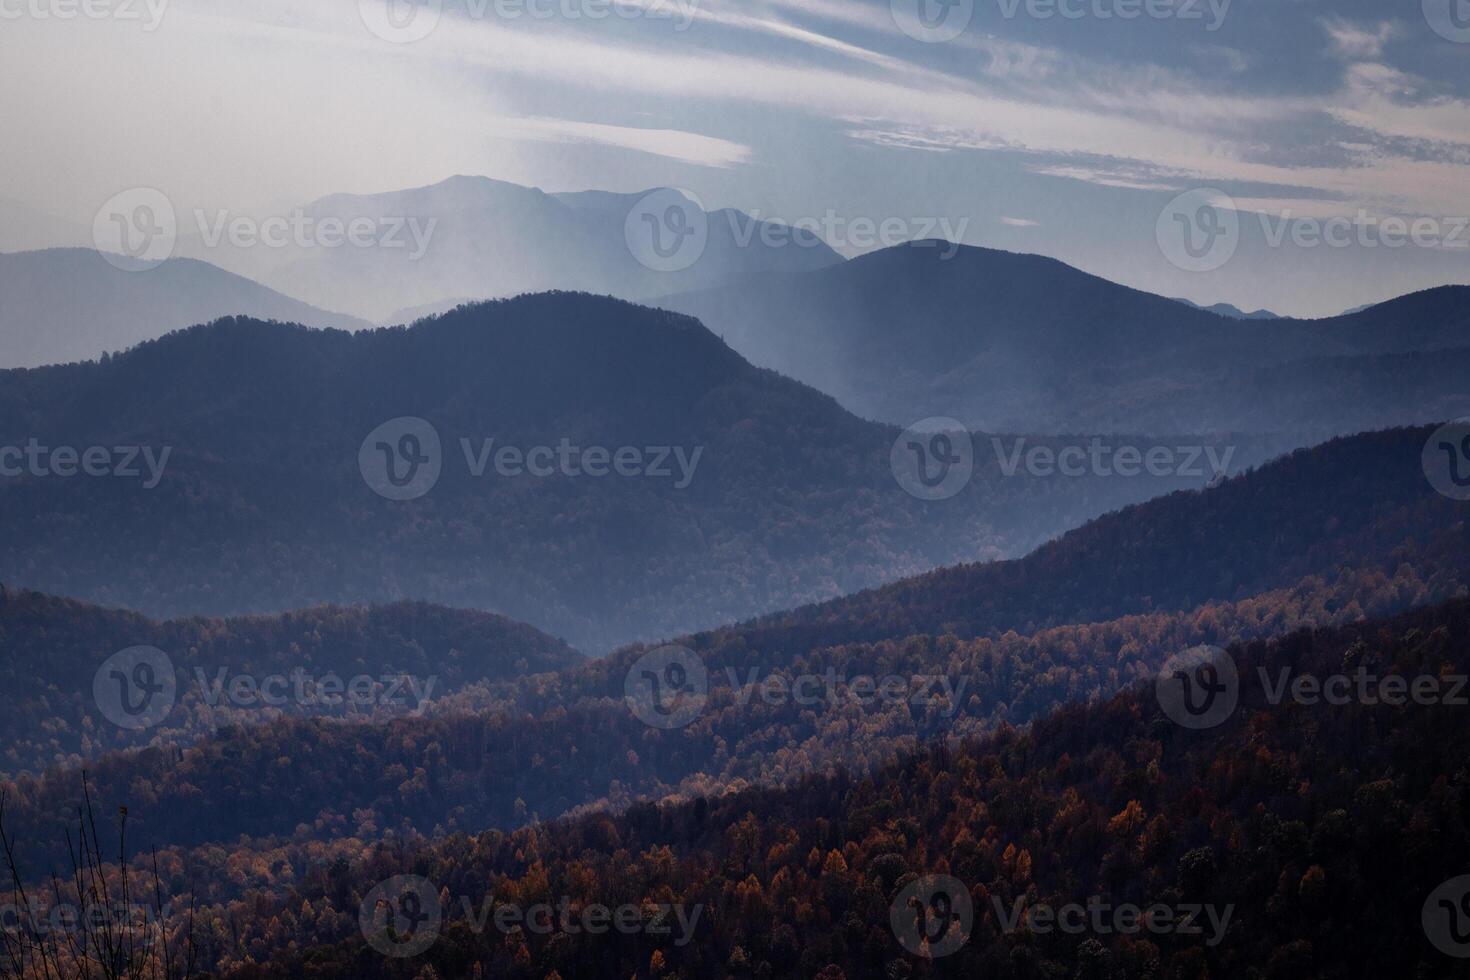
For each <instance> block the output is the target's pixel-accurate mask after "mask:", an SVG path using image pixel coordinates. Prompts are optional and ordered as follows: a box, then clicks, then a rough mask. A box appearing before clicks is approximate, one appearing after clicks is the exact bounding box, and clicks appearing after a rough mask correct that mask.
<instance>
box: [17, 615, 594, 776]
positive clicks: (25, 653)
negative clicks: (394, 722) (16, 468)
mask: <svg viewBox="0 0 1470 980" xmlns="http://www.w3.org/2000/svg"><path fill="white" fill-rule="evenodd" d="M141 646H148V647H154V648H156V649H157V650H159V651H161V652H162V654H163V655H164V656H165V657H166V658H167V660H168V661H171V662H172V666H173V668H174V672H175V682H176V693H175V695H174V696H173V697H172V698H171V700H170V704H171V705H172V707H171V708H169V709H168V710H167V713H166V714H164V715H162V716H161V717H159V718H157V719H156V724H150V725H148V726H147V727H138V728H127V727H122V726H121V724H120V722H119V718H117V717H112V716H109V715H108V714H107V710H106V707H104V705H103V704H102V703H101V702H100V701H99V699H98V697H97V691H96V690H94V680H95V679H97V678H98V677H99V676H100V677H101V680H100V681H98V683H100V684H102V685H104V688H105V686H106V685H110V684H111V683H112V679H111V678H109V677H108V676H106V673H107V671H106V668H105V665H106V664H107V663H108V662H109V659H110V658H111V657H112V656H113V655H114V654H117V653H119V652H121V651H124V650H128V649H130V648H133V647H141ZM0 648H3V649H4V650H5V657H4V659H3V661H0V683H3V684H4V686H5V690H6V691H7V696H8V698H9V703H8V707H7V710H6V711H5V713H4V716H3V718H0V744H3V745H4V749H3V750H0V772H8V773H10V774H14V773H16V772H19V771H23V770H29V771H32V772H40V771H41V770H42V769H43V768H45V767H48V766H79V765H82V764H84V763H85V762H87V761H88V760H91V759H94V758H96V757H97V756H99V755H101V754H102V753H104V752H110V751H115V750H117V749H121V748H129V747H135V746H142V745H148V744H150V743H155V742H157V743H161V744H188V743H189V742H192V741H194V740H196V739H198V738H200V737H201V736H205V735H209V734H211V733H213V732H214V731H215V730H217V729H219V728H221V727H228V726H235V725H248V724H253V723H259V722H265V721H269V720H271V719H273V718H279V717H307V716H313V717H330V718H337V719H352V720H360V721H371V720H382V719H384V718H391V717H402V716H405V715H408V714H410V713H413V714H421V713H423V711H425V710H427V702H430V701H432V699H434V698H437V697H443V696H446V695H449V694H452V693H454V692H456V691H461V690H463V689H464V688H466V687H467V686H469V685H471V684H477V683H482V682H493V681H503V680H507V679H509V678H512V677H516V676H519V675H522V674H534V673H542V672H546V671H552V670H559V669H562V668H565V667H568V666H571V665H573V664H576V663H579V662H581V660H582V657H581V655H580V654H578V653H577V652H576V651H574V650H572V649H571V648H570V647H568V646H567V645H566V644H564V643H562V642H561V641H559V640H554V639H552V638H551V637H549V636H547V635H546V634H544V633H542V632H540V631H539V630H536V629H533V628H532V627H530V626H526V625H524V624H522V623H517V622H514V621H512V620H509V619H506V618H504V617H502V616H494V615H491V614H489V613H480V612H469V611H463V610H457V609H445V608H442V607H439V606H431V605H429V604H428V603H422V602H415V603H411V602H401V603H396V604H394V605H391V606H376V607H372V608H363V607H323V608H318V609H308V610H304V611H300V612H292V613H287V614H285V615H282V616H256V617H250V618H242V619H203V618H193V619H182V620H175V621H172V622H166V623H160V622H155V621H153V620H150V619H147V618H145V617H143V616H139V615H138V614H136V613H131V612H125V611H121V610H112V609H102V608H99V607H97V606H92V605H88V604H86V603H80V602H75V601H73V600H69V599H58V598H55V597H52V596H47V595H42V594H40V593H37V592H26V591H11V590H4V589H0ZM156 666H157V665H156V664H152V663H150V667H156ZM125 673H126V672H125ZM297 673H300V674H301V675H303V678H304V681H303V685H302V686H301V687H299V688H298V686H297V685H296V683H295V675H296V674H297ZM155 674H156V675H157V676H155V681H156V682H162V680H163V678H162V676H161V675H158V674H157V671H155ZM271 677H283V678H285V682H275V686H272V683H271V682H268V681H267V678H271ZM331 677H335V678H337V679H338V680H339V681H340V682H342V683H343V684H344V685H345V684H346V683H347V682H348V681H350V680H352V679H353V678H363V677H370V678H371V679H372V680H373V681H375V682H379V687H378V688H376V689H375V690H373V691H372V692H371V695H370V696H367V697H361V698H356V699H355V700H353V699H351V698H352V695H351V693H350V692H343V691H338V692H337V693H336V695H331V694H330V693H329V694H328V695H321V694H320V693H319V692H318V691H317V690H316V687H315V684H316V683H317V682H319V681H324V680H327V679H328V678H331ZM405 678H407V679H408V680H405ZM241 679H245V683H246V686H244V687H238V688H237V687H236V685H237V684H239V683H241ZM431 679H432V680H431ZM409 681H412V682H413V683H409ZM364 690H366V689H364ZM234 691H240V692H243V694H242V695H241V696H240V697H238V698H235V697H233V696H232V692H234ZM104 693H105V692H104ZM303 693H304V695H305V696H304V697H303V696H302V695H303ZM323 698H326V700H323ZM332 698H336V699H337V700H340V701H343V702H344V703H341V704H336V703H332V700H331V699H332ZM277 702H279V703H277ZM421 702H424V703H421ZM160 710H162V709H160ZM124 720H125V719H124Z"/></svg>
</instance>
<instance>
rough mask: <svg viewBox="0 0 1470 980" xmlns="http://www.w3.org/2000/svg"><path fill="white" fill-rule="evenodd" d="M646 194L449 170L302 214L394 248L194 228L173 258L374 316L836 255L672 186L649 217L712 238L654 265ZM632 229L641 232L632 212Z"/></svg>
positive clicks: (702, 283) (825, 261) (642, 288)
mask: <svg viewBox="0 0 1470 980" xmlns="http://www.w3.org/2000/svg"><path fill="white" fill-rule="evenodd" d="M648 193H651V192H645V193H638V194H613V193H609V192H601V191H597V192H587V193H579V194H548V193H546V192H544V191H542V190H540V189H538V188H533V187H522V186H520V185H518V184H511V183H507V182H505V181H499V180H491V179H490V178H488V177H466V176H460V177H452V178H450V179H448V180H445V181H442V182H440V183H438V184H434V185H431V186H428V187H420V188H414V189H411V190H402V191H394V192H390V193H385V194H370V195H352V194H338V195H333V196H331V197H327V198H323V199H322V200H319V201H316V202H314V203H312V204H309V205H307V206H306V208H305V209H304V213H305V217H306V218H307V219H308V220H310V221H312V222H321V221H322V220H324V219H328V218H331V219H339V220H341V221H342V222H344V224H350V223H351V222H353V221H361V220H363V219H368V220H370V221H372V222H373V223H374V228H375V229H378V232H379V233H380V234H382V235H388V236H391V240H392V241H394V242H395V243H396V244H395V245H394V247H378V246H371V247H362V248H353V247H343V248H314V247H294V246H293V247H291V248H286V249H270V248H249V249H238V248H235V249H232V248H230V247H228V245H227V244H222V245H216V246H214V247H210V246H209V245H208V244H207V243H206V241H205V240H204V238H203V237H202V236H198V235H196V236H191V237H189V238H187V239H181V241H180V243H179V254H186V255H194V256H196V257H198V258H204V259H208V260H209V261H211V262H216V263H218V264H220V265H223V266H224V267H226V268H230V269H234V270H236V271H238V272H240V273H242V274H244V275H249V276H250V277H252V278H255V279H259V280H260V281H261V282H266V283H269V284H270V285H272V286H273V287H275V288H277V289H279V290H281V291H282V292H285V293H288V294H290V295H292V296H298V297H300V298H302V299H304V300H307V301H309V302H312V303H315V304H318V305H322V306H326V307H328V308H331V309H343V310H349V311H351V312H353V313H354V314H357V315H359V316H362V317H365V318H367V319H371V320H375V321H381V322H387V321H388V320H390V319H391V318H393V315H394V311H397V310H405V309H407V310H414V309H420V308H432V307H435V306H439V307H440V308H441V309H442V308H443V306H442V304H444V303H445V302H446V301H448V300H450V299H452V298H453V297H460V296H475V297H484V298H504V297H509V296H516V295H519V294H521V293H528V292H539V291H544V290H549V289H560V290H580V291H585V292H592V293H599V294H602V295H609V296H617V297H620V298H623V299H644V298H648V297H653V296H662V295H665V294H668V293H671V292H680V291H684V290H688V289H701V288H705V287H709V286H714V285H720V284H725V283H731V282H737V281H743V280H745V279H748V278H750V277H752V276H755V275H758V274H762V273H767V272H774V271H789V272H796V271H805V270H810V269H818V268H822V267H824V266H828V265H832V264H835V263H838V262H840V261H841V258H840V257H839V256H838V255H837V254H836V253H835V252H833V251H832V250H831V249H830V248H829V247H827V245H826V244H824V243H820V242H808V241H806V240H803V244H802V245H798V244H791V245H780V244H778V245H775V246H772V245H770V244H768V242H767V240H766V236H765V235H764V234H763V229H764V228H765V227H766V223H764V222H758V221H755V220H754V219H751V218H748V217H746V216H745V215H742V214H740V213H738V212H734V211H715V212H709V213H705V212H704V211H703V209H702V208H700V207H699V206H698V205H697V204H696V203H695V202H694V201H693V200H692V199H691V198H688V197H685V196H683V195H679V194H677V192H669V193H668V195H667V196H668V200H667V201H663V202H662V203H661V204H660V213H659V214H656V215H655V217H660V218H661V216H662V213H663V211H664V210H666V209H667V208H668V207H670V206H678V207H679V208H680V209H681V218H680V220H681V221H687V222H688V223H689V225H690V226H693V225H694V224H695V223H696V222H699V221H703V222H704V223H705V224H706V225H707V229H708V237H707V242H706V243H705V245H704V247H703V250H702V251H698V250H697V249H696V247H695V245H694V244H692V242H691V244H690V245H689V247H690V248H691V249H692V250H693V251H691V252H690V253H689V255H688V260H689V264H688V266H687V268H679V269H677V270H673V271H659V270H658V269H655V268H649V267H648V266H646V265H643V264H641V263H640V262H639V261H638V259H637V258H636V257H635V255H634V251H633V250H632V248H631V247H630V244H629V240H628V234H629V231H628V224H629V220H630V214H633V212H634V210H635V208H636V207H637V205H638V204H639V202H640V201H642V200H643V199H644V198H645V197H646V196H647V194H648ZM679 202H683V203H679ZM679 227H681V228H682V227H683V226H682V225H680V226H679ZM395 228H396V229H397V233H396V234H393V229H395ZM415 233H417V237H416V235H415ZM632 233H634V234H645V233H647V230H646V229H645V228H644V227H643V225H642V224H641V223H640V222H639V221H638V219H637V216H636V215H635V216H634V218H633V226H632ZM680 241H683V239H680ZM803 245H807V246H809V247H803ZM678 264H680V265H682V264H683V263H678Z"/></svg>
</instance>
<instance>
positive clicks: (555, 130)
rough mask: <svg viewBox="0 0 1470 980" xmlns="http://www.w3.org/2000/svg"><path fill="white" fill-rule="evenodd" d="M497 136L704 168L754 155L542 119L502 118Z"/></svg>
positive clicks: (716, 143)
mask: <svg viewBox="0 0 1470 980" xmlns="http://www.w3.org/2000/svg"><path fill="white" fill-rule="evenodd" d="M495 133H496V135H498V136H506V137H509V138H511V139H525V140H545V141H550V142H562V143H593V144H597V145H600V146H615V147H619V148H621V149H626V150H637V151H639V152H642V153H652V154H654V155H656V156H662V157H668V158H669V159H672V160H680V161H682V162H684V163H693V164H698V165H699V166H703V167H733V166H736V165H737V164H742V163H745V162H747V161H748V160H749V159H750V158H751V154H752V152H753V151H752V150H751V148H750V147H748V146H745V145H744V144H742V143H735V142H732V141H730V140H724V139H719V138H717V137H714V136H703V135H700V134H699V133H688V132H684V131H683V130H678V129H644V128H641V127H636V126H612V125H608V124H605V123H590V122H578V121H575V120H571V119H552V118H546V117H540V116H526V117H511V116H506V117H501V118H499V119H497V120H495Z"/></svg>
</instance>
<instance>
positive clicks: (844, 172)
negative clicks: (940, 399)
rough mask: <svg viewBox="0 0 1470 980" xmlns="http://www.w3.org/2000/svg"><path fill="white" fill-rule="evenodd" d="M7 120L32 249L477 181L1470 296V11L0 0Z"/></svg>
mask: <svg viewBox="0 0 1470 980" xmlns="http://www.w3.org/2000/svg"><path fill="white" fill-rule="evenodd" d="M0 123H3V131H4V133H5V139H4V140H0V198H3V199H4V200H5V201H6V202H8V204H7V206H6V207H5V208H3V209H0V214H3V215H6V216H7V218H6V220H9V221H11V222H12V224H14V225H16V226H17V227H20V226H22V225H24V226H25V227H27V228H29V227H31V226H32V225H33V224H35V223H37V222H40V223H42V224H44V223H45V222H47V221H52V220H54V221H56V222H57V223H58V224H64V225H66V226H71V227H81V228H87V227H90V226H91V223H92V219H93V216H94V215H95V213H96V212H97V209H98V208H99V207H100V206H101V205H102V204H103V203H104V202H105V201H107V200H108V199H109V198H110V197H112V196H113V195H115V194H117V193H118V192H120V191H123V190H126V189H128V188H132V187H140V186H143V187H153V188H158V189H160V190H161V191H163V192H164V193H165V194H166V195H168V196H169V197H170V198H171V199H173V200H174V201H176V202H178V203H179V205H180V206H182V207H185V208H189V207H202V208H231V209H235V210H238V211H241V212H254V213H262V212H272V211H277V210H281V209H286V208H290V207H294V206H298V205H302V204H305V203H308V202H310V201H312V200H315V199H317V198H319V197H322V196H325V195H327V194H332V193H339V192H351V193H371V192H378V191H387V190H394V189H399V188H404V187H412V186H421V185H425V184H430V183H434V182H437V181H439V180H442V179H444V178H446V177H449V176H451V175H454V174H482V175H485V176H490V177H494V178H498V179H502V180H508V181H514V182H516V183H520V184H526V185H530V186H538V187H542V188H544V189H546V190H550V191H566V190H582V189H591V188H596V189H607V190H617V191H638V190H643V189H646V188H650V187H658V186H673V187H679V188H683V189H686V190H688V191H691V192H693V193H694V194H697V195H698V197H699V199H700V200H701V201H703V202H704V203H705V204H706V205H707V206H709V207H733V208H738V209H740V210H742V211H745V212H747V213H751V214H755V215H757V216H759V217H761V218H765V219H772V220H784V221H786V222H796V221H805V222H813V221H815V222H818V223H820V224H821V225H822V227H823V228H824V229H826V230H827V231H828V233H829V238H830V239H833V240H832V244H833V245H834V246H835V247H837V248H838V250H839V251H841V252H844V253H845V254H856V253H859V252H862V251H864V250H866V249H867V248H870V247H872V244H873V243H872V242H870V241H867V240H864V239H863V237H862V236H860V235H854V234H852V233H851V229H852V228H853V225H852V224H851V223H852V222H853V221H854V220H855V219H860V218H861V219H868V220H870V221H872V222H875V223H882V222H884V221H889V222H890V223H891V222H892V221H893V220H895V219H896V220H897V221H898V222H900V223H902V224H903V225H904V226H905V227H910V228H913V229H916V230H918V229H931V230H932V229H933V228H935V227H944V228H947V229H950V230H952V231H953V232H955V234H956V235H957V237H960V238H961V239H962V240H963V241H964V242H965V243H967V244H972V245H984V246H989V247H995V248H1004V249H1009V250H1013V251H1025V252H1036V253H1040V254H1045V255H1051V256H1055V257H1057V258H1060V259H1062V260H1063V261H1066V262H1069V263H1071V264H1073V265H1075V266H1078V267H1080V268H1082V269H1085V270H1087V271H1089V272H1093V273H1096V274H1098V275H1102V276H1105V277H1107V278H1109V279H1113V280H1115V281H1119V282H1123V283H1126V284H1128V285H1131V286H1135V287H1137V288H1140V289H1146V290H1149V291H1151V292H1157V293H1162V294H1165V295H1171V296H1182V297H1187V298H1189V299H1192V300H1195V301H1197V302H1202V303H1214V302H1221V301H1226V302H1231V303H1234V304H1236V305H1238V306H1241V307H1243V308H1246V309H1256V308H1258V307H1267V308H1270V309H1273V310H1275V311H1277V312H1280V313H1288V314H1294V315H1303V316H1321V315H1330V314H1333V313H1337V312H1340V311H1342V310H1344V309H1347V308H1349V307H1354V306H1358V305H1361V304H1365V303H1370V302H1376V301H1380V300H1383V299H1387V298H1390V297H1392V296H1395V295H1399V294H1402V293H1405V292H1410V291H1413V290H1417V289H1422V288H1427V287H1430V286H1435V285H1440V284H1444V283H1449V282H1455V283H1470V0H1404V2H1401V3H1393V4H1386V3H1383V2H1382V0H1371V2H1370V0H1334V2H1331V3H1327V2H1316V0H891V2H890V0H438V2H435V0H415V2H413V3H409V2H406V0H361V2H359V0H0ZM17 215H20V216H21V217H17ZM1462 216H1466V217H1462ZM940 222H943V224H942V225H940V224H938V223H940Z"/></svg>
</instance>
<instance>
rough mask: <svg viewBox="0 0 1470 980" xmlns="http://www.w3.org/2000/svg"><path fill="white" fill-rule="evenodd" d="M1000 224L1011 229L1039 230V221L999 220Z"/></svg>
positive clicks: (1027, 219) (1025, 219)
mask: <svg viewBox="0 0 1470 980" xmlns="http://www.w3.org/2000/svg"><path fill="white" fill-rule="evenodd" d="M1000 223H1001V224H1003V225H1010V226H1011V227H1012V228H1040V227H1041V222H1040V221H1032V220H1031V219H1030V218H1001V219H1000Z"/></svg>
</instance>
